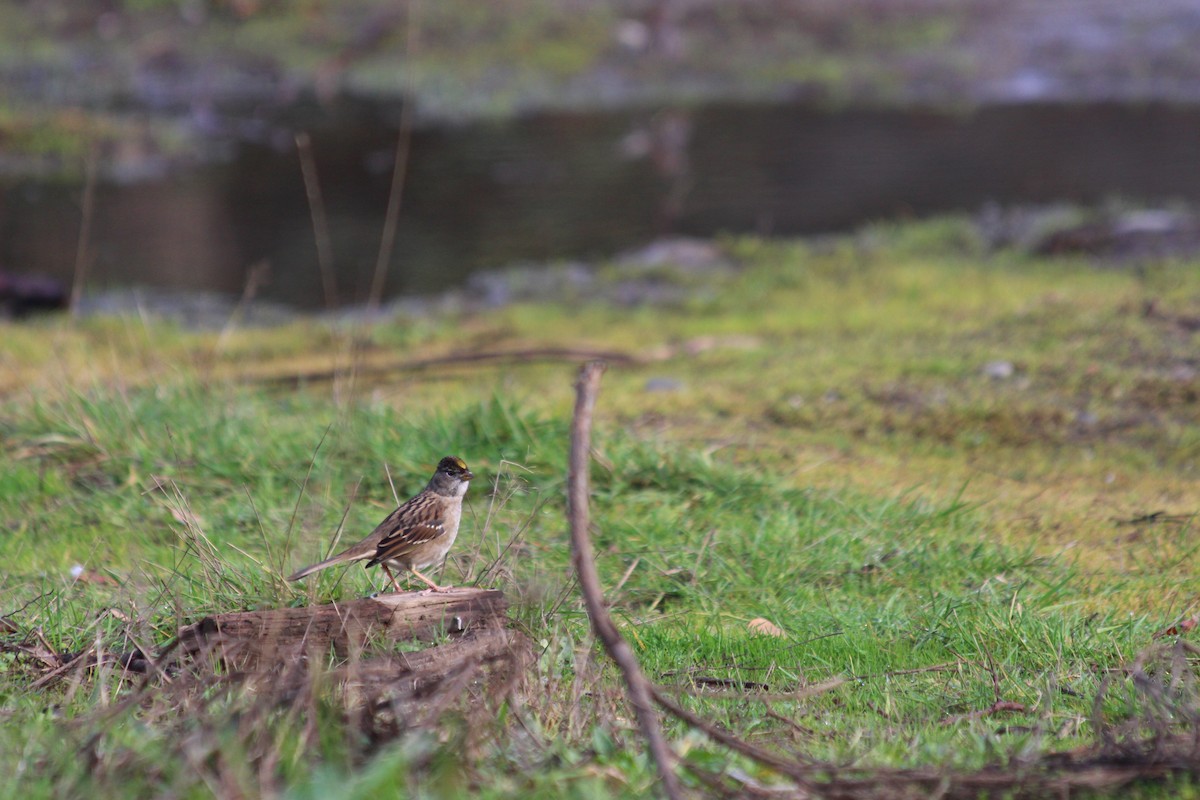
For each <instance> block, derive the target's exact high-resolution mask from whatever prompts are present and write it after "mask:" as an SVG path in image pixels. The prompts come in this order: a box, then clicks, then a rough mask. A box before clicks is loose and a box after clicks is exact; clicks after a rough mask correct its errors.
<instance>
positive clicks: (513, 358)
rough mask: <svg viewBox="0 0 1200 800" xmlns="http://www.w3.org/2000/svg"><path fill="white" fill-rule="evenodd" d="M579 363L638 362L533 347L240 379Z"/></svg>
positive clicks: (302, 379) (297, 379)
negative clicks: (502, 365) (599, 361)
mask: <svg viewBox="0 0 1200 800" xmlns="http://www.w3.org/2000/svg"><path fill="white" fill-rule="evenodd" d="M580 359H600V360H602V361H607V362H609V363H619V364H637V363H640V362H641V359H639V358H638V357H637V356H633V355H630V354H628V353H621V352H616V351H612V352H606V351H600V350H587V349H576V348H569V347H534V348H529V349H525V350H490V351H489V350H485V351H482V352H471V353H447V354H446V355H444V356H432V357H430V358H415V359H409V360H406V361H397V362H393V363H390V364H375V365H370V366H364V365H362V364H358V365H356V366H353V367H345V368H341V369H339V368H334V369H320V370H312V371H309V372H292V373H288V374H286V375H249V376H246V377H245V378H243V379H242V380H245V381H247V382H249V383H268V384H283V383H287V384H293V383H295V384H299V383H307V382H309V381H332V380H336V379H338V378H342V377H347V376H355V377H373V376H381V375H389V374H391V373H394V372H421V371H424V370H429V369H438V368H442V367H448V366H465V365H471V364H484V365H486V364H517V365H520V364H535V363H539V362H544V361H579V360H580Z"/></svg>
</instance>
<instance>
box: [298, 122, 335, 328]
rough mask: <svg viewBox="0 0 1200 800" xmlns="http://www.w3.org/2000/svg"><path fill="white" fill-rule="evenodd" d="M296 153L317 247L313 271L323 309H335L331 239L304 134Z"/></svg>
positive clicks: (319, 188)
mask: <svg viewBox="0 0 1200 800" xmlns="http://www.w3.org/2000/svg"><path fill="white" fill-rule="evenodd" d="M296 152H297V153H299V154H300V174H301V176H302V177H303V178H304V192H305V194H306V195H308V213H309V216H311V217H312V226H313V238H314V239H315V240H316V244H317V267H318V268H319V269H320V270H321V286H322V288H324V290H325V308H335V307H336V306H337V302H338V301H337V273H336V272H334V269H333V237H331V236H330V235H329V217H328V215H327V214H326V213H325V200H324V199H323V197H322V195H321V181H320V180H319V179H318V178H317V162H316V159H315V158H313V151H312V138H311V137H310V136H309V135H308V134H307V133H303V132H302V133H297V134H296Z"/></svg>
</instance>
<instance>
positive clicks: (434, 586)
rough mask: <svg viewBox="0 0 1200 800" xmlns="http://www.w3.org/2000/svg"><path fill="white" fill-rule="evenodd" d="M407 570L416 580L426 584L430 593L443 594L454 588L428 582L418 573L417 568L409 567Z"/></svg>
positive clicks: (427, 579)
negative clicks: (418, 579)
mask: <svg viewBox="0 0 1200 800" xmlns="http://www.w3.org/2000/svg"><path fill="white" fill-rule="evenodd" d="M408 570H409V572H411V573H412V574H413V575H416V576H417V577H418V578H420V579H421V580H423V581H425V583H426V584H427V585H428V586H429V590H430V591H432V592H444V591H446V590H447V589H453V588H454V587H453V586H438V585H437V584H436V583H434V582H433V581H431V580H429V578H426V577H425V576H424V575H422V574H421V573H420V572H419V571H418V570H417V568H416V567H409V568H408Z"/></svg>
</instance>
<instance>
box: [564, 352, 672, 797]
mask: <svg viewBox="0 0 1200 800" xmlns="http://www.w3.org/2000/svg"><path fill="white" fill-rule="evenodd" d="M604 369H605V365H604V363H603V362H600V361H592V362H589V363H587V364H584V365H583V367H582V368H581V369H580V370H579V378H578V380H577V381H576V383H575V415H574V417H573V419H572V421H571V457H570V468H569V471H568V476H567V487H568V489H567V500H568V507H567V518H568V520H569V522H570V526H571V560H572V562H573V563H574V565H575V574H576V575H577V576H579V590H580V592H581V593H582V594H583V602H584V606H586V608H587V612H588V617H589V618H590V619H591V621H592V630H593V631H594V632H595V634H596V638H598V639H599V640H600V642H601V643H602V644H603V645H604V649H605V650H607V651H608V655H609V657H611V658H612V660H613V661H615V662H616V664H617V666H618V667H620V669H621V674H622V676H623V677H624V678H625V687H626V690H627V692H628V695H629V703H630V705H632V706H633V710H634V712H635V713H636V714H637V719H638V725H639V726H640V727H641V729H642V736H644V737H645V739H646V745H647V747H648V748H649V750H650V755H651V756H652V757H653V758H654V763H655V765H656V766H657V767H658V774H659V778H660V779H661V780H662V786H663V792H664V793H665V794H666V796H667V797H668V798H670V799H671V800H676V799H677V798H681V797H682V796H683V794H682V790H681V789H680V786H679V779H678V777H677V776H676V775H675V768H674V761H675V758H676V756H675V754H674V753H673V752H672V751H671V748H670V747H669V746H668V745H667V742H666V739H664V738H663V734H662V729H661V728H660V727H659V724H658V716H657V714H656V713H655V711H654V704H653V702H652V701H651V699H650V698H651V691H652V689H651V686H650V682H649V681H648V680H646V676H645V675H644V674H643V673H642V668H641V667H640V666H639V665H638V661H637V657H636V656H635V655H634V654H633V650H632V649H630V647H629V643H628V642H626V641H625V639H624V638H622V637H621V634H620V632H619V631H618V630H617V626H616V624H614V623H613V621H612V617H610V616H609V614H608V609H607V608H606V607H605V605H604V592H603V590H602V589H601V588H600V575H599V573H598V572H597V571H596V562H595V559H594V558H593V556H592V541H591V538H590V536H589V534H588V524H589V519H588V516H589V514H588V472H589V466H590V462H591V438H592V411H593V410H594V409H595V407H596V395H597V393H598V392H599V391H600V377H601V376H602V375H603V374H604Z"/></svg>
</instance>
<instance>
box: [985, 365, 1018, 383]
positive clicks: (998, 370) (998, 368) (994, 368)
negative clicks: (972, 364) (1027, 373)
mask: <svg viewBox="0 0 1200 800" xmlns="http://www.w3.org/2000/svg"><path fill="white" fill-rule="evenodd" d="M1016 371H1017V370H1016V367H1014V366H1013V363H1012V362H1011V361H989V362H987V363H986V364H984V365H983V374H984V375H987V376H988V377H989V378H991V379H993V380H997V381H1002V380H1005V379H1006V378H1011V377H1012V376H1013V374H1014V373H1015V372H1016Z"/></svg>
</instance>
